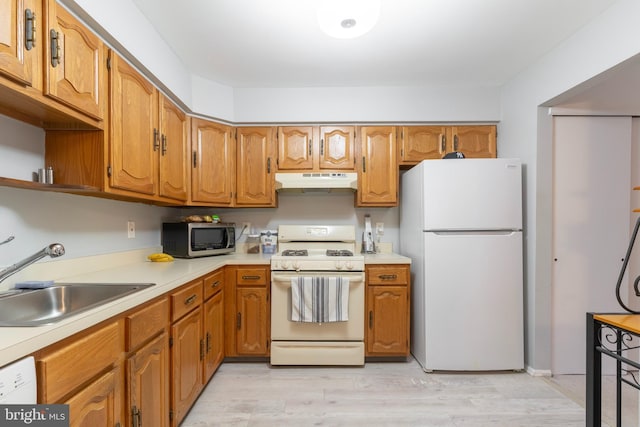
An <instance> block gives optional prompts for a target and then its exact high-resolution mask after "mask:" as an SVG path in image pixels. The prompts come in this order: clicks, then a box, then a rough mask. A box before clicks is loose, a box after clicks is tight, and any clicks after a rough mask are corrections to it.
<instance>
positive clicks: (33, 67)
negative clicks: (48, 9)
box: [0, 0, 43, 88]
mask: <svg viewBox="0 0 640 427" xmlns="http://www.w3.org/2000/svg"><path fill="white" fill-rule="evenodd" d="M41 21H42V2H41V1H38V0H2V1H0V74H1V75H4V76H6V77H9V78H10V79H12V80H15V81H17V82H19V83H21V84H24V85H27V86H31V85H33V84H34V83H35V85H36V87H38V88H40V87H41V86H40V81H39V80H40V76H41V75H40V74H39V73H40V72H41V70H40V68H39V67H40V64H41V55H40V52H41V44H42V40H43V38H42V36H41V29H42V25H41V24H40V23H41ZM36 37H37V40H36Z"/></svg>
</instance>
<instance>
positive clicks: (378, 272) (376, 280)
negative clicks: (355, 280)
mask: <svg viewBox="0 0 640 427" xmlns="http://www.w3.org/2000/svg"><path fill="white" fill-rule="evenodd" d="M366 275H367V277H366V279H367V283H368V284H370V285H406V284H408V283H409V269H408V268H407V267H405V266H380V267H367V270H366Z"/></svg>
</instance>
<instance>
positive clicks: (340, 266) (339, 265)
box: [336, 261, 343, 270]
mask: <svg viewBox="0 0 640 427" xmlns="http://www.w3.org/2000/svg"><path fill="white" fill-rule="evenodd" d="M342 267H343V265H342V261H336V270H342Z"/></svg>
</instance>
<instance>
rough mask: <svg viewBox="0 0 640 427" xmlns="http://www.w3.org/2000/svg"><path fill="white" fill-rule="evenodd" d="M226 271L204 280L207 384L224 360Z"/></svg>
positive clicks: (204, 380)
mask: <svg viewBox="0 0 640 427" xmlns="http://www.w3.org/2000/svg"><path fill="white" fill-rule="evenodd" d="M223 289H224V269H223V268H221V269H218V270H217V271H216V272H214V273H213V274H211V275H210V276H207V277H205V279H204V294H205V299H206V301H205V303H204V310H203V328H204V331H203V337H204V363H203V375H202V381H203V383H204V384H206V383H207V382H208V381H209V379H211V377H212V376H213V374H214V373H215V371H216V370H217V369H218V367H219V366H220V365H221V364H222V361H223V360H224V290H223Z"/></svg>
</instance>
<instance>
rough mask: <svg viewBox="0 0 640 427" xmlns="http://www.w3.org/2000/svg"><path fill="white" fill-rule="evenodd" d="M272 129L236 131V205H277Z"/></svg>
mask: <svg viewBox="0 0 640 427" xmlns="http://www.w3.org/2000/svg"><path fill="white" fill-rule="evenodd" d="M273 131H274V128H272V127H240V128H237V129H236V139H237V141H236V148H237V157H236V159H237V160H236V204H237V205H238V206H264V207H268V206H275V205H276V194H275V189H274V175H275V162H274V157H275V149H274V144H273Z"/></svg>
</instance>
